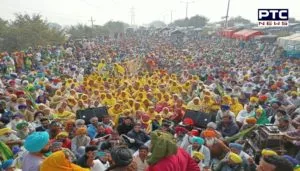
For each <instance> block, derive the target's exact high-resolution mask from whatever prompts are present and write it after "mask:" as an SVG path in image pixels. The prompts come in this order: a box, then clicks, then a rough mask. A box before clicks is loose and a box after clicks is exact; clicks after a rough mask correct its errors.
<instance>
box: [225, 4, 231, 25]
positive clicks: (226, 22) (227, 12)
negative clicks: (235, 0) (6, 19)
mask: <svg viewBox="0 0 300 171" xmlns="http://www.w3.org/2000/svg"><path fill="white" fill-rule="evenodd" d="M229 6H230V0H228V4H227V11H226V16H225V18H226V20H225V28H227V27H228V14H229Z"/></svg>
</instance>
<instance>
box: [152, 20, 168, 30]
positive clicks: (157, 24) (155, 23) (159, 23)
mask: <svg viewBox="0 0 300 171" xmlns="http://www.w3.org/2000/svg"><path fill="white" fill-rule="evenodd" d="M149 26H150V27H155V28H162V27H166V26H167V25H166V23H164V22H162V21H159V20H157V21H152V22H151V23H150V24H149Z"/></svg>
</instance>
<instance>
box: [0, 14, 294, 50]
mask: <svg viewBox="0 0 300 171" xmlns="http://www.w3.org/2000/svg"><path fill="white" fill-rule="evenodd" d="M208 21H209V19H208V18H207V17H204V16H199V15H196V16H193V17H191V18H186V19H179V20H175V21H174V22H172V23H171V24H169V26H179V27H189V26H193V27H203V26H205V25H206V24H207V23H208ZM224 22H225V21H221V22H218V23H219V24H222V25H223V24H224ZM290 22H297V21H296V20H295V19H294V18H290ZM236 23H240V24H245V25H247V24H251V22H250V20H247V19H244V18H242V17H240V16H238V17H233V18H230V19H229V20H228V26H229V27H231V26H234V25H235V24H236ZM149 26H151V27H160V28H161V27H165V26H167V24H165V23H164V22H162V21H153V22H151V23H150V24H149ZM127 27H129V25H128V24H126V23H123V22H119V21H109V22H107V23H105V24H104V25H103V26H101V25H95V26H93V27H91V26H87V25H83V24H78V25H75V26H70V27H66V28H62V27H61V26H60V25H59V24H56V23H49V22H48V21H46V20H44V19H43V18H42V16H41V15H32V16H29V15H28V14H25V15H21V14H16V19H15V20H13V21H6V20H3V19H1V18H0V51H15V50H20V49H24V48H27V47H29V46H32V47H37V46H38V45H42V46H45V45H48V44H60V43H63V42H64V41H65V35H66V34H70V35H71V36H72V38H73V39H78V38H83V37H86V38H91V37H95V36H102V35H104V36H105V35H113V34H114V33H120V32H124V30H125V29H126V28H127Z"/></svg>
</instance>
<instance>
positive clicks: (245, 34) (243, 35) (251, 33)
mask: <svg viewBox="0 0 300 171" xmlns="http://www.w3.org/2000/svg"><path fill="white" fill-rule="evenodd" d="M258 35H263V33H262V32H260V31H257V30H248V29H244V30H240V31H238V32H235V33H233V35H232V38H235V39H239V40H249V39H252V38H254V37H255V36H258Z"/></svg>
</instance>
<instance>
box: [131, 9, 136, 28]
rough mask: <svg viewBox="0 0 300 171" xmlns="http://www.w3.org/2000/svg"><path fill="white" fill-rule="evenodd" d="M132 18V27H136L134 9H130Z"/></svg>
mask: <svg viewBox="0 0 300 171" xmlns="http://www.w3.org/2000/svg"><path fill="white" fill-rule="evenodd" d="M130 16H131V25H134V24H135V12H134V8H133V7H131V8H130Z"/></svg>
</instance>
